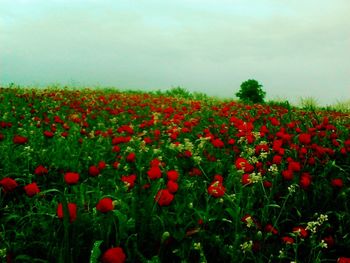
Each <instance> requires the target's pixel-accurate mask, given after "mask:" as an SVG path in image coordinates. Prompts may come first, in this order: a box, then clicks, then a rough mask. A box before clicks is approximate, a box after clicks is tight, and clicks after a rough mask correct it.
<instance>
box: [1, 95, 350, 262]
mask: <svg viewBox="0 0 350 263" xmlns="http://www.w3.org/2000/svg"><path fill="white" fill-rule="evenodd" d="M349 128H350V114H347V113H340V112H336V111H331V110H328V111H326V110H317V109H316V110H315V109H313V110H306V109H299V108H294V107H291V106H290V105H289V104H278V103H275V104H272V103H271V104H269V103H267V104H254V105H248V104H242V103H239V102H235V101H218V100H212V99H207V100H195V99H193V98H185V97H176V96H165V95H164V94H163V95H162V94H151V93H141V92H139V93H137V92H135V93H127V92H119V91H113V90H98V89H95V90H94V89H81V90H71V89H21V88H1V89H0V226H1V228H0V260H1V262H50V263H52V262H59V263H61V262H62V263H63V262H64V263H67V262H91V263H94V262H103V263H112V262H118V263H119V262H154V263H155V262H208V263H211V262H310V263H311V262H343V263H344V262H350V250H349V248H350V132H349Z"/></svg>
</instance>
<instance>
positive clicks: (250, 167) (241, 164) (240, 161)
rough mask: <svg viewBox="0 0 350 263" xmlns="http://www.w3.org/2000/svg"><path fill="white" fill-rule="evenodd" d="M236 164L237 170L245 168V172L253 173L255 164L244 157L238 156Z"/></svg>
mask: <svg viewBox="0 0 350 263" xmlns="http://www.w3.org/2000/svg"><path fill="white" fill-rule="evenodd" d="M235 165H236V168H237V170H243V171H244V172H245V173H251V172H253V171H254V166H253V165H251V164H250V163H249V162H248V161H247V160H246V159H244V158H242V157H238V158H237V160H236V162H235Z"/></svg>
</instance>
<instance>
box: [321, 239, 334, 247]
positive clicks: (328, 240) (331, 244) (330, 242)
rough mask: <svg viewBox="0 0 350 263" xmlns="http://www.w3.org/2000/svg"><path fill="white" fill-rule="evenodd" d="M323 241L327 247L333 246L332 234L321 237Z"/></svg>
mask: <svg viewBox="0 0 350 263" xmlns="http://www.w3.org/2000/svg"><path fill="white" fill-rule="evenodd" d="M323 240H324V242H326V243H327V245H328V247H329V248H330V247H333V246H334V244H335V241H334V238H333V237H332V236H326V237H324V238H323Z"/></svg>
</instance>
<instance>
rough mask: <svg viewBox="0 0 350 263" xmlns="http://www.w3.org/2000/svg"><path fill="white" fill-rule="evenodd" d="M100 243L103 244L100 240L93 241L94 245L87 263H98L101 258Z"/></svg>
mask: <svg viewBox="0 0 350 263" xmlns="http://www.w3.org/2000/svg"><path fill="white" fill-rule="evenodd" d="M102 242H103V241H102V240H98V241H95V243H94V245H93V246H92V250H91V256H90V261H89V263H97V262H98V260H99V258H100V256H101V250H100V246H101V244H102Z"/></svg>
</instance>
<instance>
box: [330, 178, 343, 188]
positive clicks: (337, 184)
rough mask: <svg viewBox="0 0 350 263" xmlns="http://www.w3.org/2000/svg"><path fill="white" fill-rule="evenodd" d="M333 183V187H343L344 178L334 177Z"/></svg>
mask: <svg viewBox="0 0 350 263" xmlns="http://www.w3.org/2000/svg"><path fill="white" fill-rule="evenodd" d="M331 184H332V186H333V187H336V188H342V187H343V180H342V179H341V178H335V179H332V181H331Z"/></svg>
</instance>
